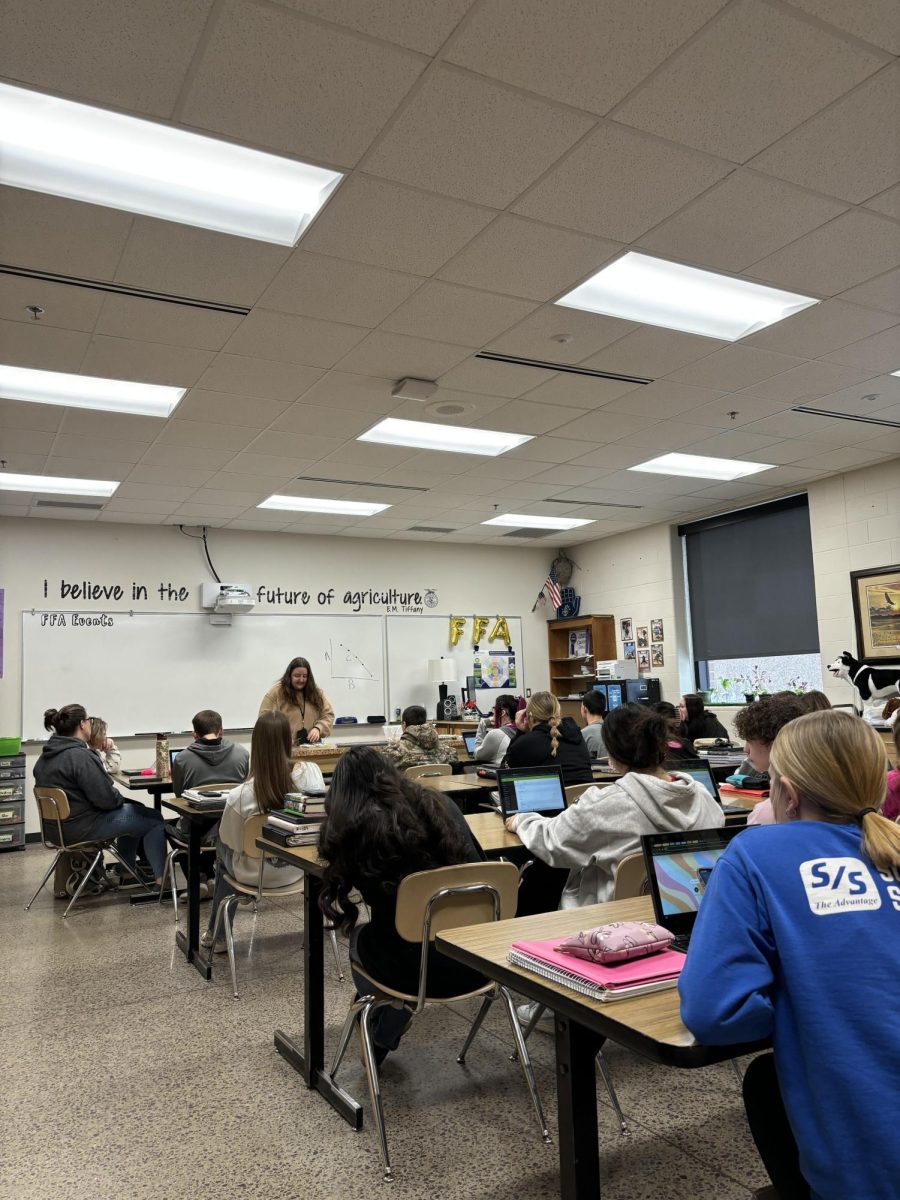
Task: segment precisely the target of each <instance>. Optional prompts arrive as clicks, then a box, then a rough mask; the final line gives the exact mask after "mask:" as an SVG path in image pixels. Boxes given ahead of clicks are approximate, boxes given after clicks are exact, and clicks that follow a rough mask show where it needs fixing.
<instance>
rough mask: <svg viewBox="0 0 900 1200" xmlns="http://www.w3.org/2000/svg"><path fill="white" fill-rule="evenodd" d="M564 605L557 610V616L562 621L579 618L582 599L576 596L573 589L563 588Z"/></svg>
mask: <svg viewBox="0 0 900 1200" xmlns="http://www.w3.org/2000/svg"><path fill="white" fill-rule="evenodd" d="M560 591H561V592H562V604H561V605H560V606H559V608H558V609H557V610H556V615H557V617H559V618H560V619H561V620H568V619H570V618H571V617H577V616H578V613H579V611H580V609H581V597H580V596H579V595H577V594H576V592H575V589H574V588H573V587H564V588H561V589H560Z"/></svg>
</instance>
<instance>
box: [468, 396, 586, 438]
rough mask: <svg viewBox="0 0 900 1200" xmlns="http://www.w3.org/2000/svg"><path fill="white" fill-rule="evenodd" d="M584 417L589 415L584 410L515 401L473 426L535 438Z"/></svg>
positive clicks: (475, 422)
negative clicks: (527, 434) (504, 430)
mask: <svg viewBox="0 0 900 1200" xmlns="http://www.w3.org/2000/svg"><path fill="white" fill-rule="evenodd" d="M584 416H587V413H586V411H585V410H583V409H578V408H562V407H560V406H559V405H556V404H532V403H530V402H529V401H528V400H514V401H513V402H512V403H511V404H507V405H505V406H504V407H503V408H497V409H495V410H494V411H493V412H492V413H491V414H490V416H489V417H486V418H484V419H481V420H476V421H473V422H472V424H474V425H475V426H477V427H479V428H482V429H485V428H491V429H508V430H509V431H510V432H511V433H530V434H532V435H533V436H534V435H537V434H541V433H549V432H550V430H551V429H558V428H559V427H560V426H562V425H567V424H568V423H569V422H570V421H577V420H578V419H579V418H581V417H584ZM567 436H568V435H567Z"/></svg>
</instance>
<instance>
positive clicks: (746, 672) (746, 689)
mask: <svg viewBox="0 0 900 1200" xmlns="http://www.w3.org/2000/svg"><path fill="white" fill-rule="evenodd" d="M698 665H699V667H700V672H699V674H700V676H701V678H702V679H703V682H702V684H701V686H702V687H703V690H704V691H709V692H711V693H712V701H713V702H714V703H716V702H717V703H719V704H743V703H744V702H745V700H746V697H747V696H757V695H759V694H760V693H761V692H811V691H813V690H814V689H815V690H817V691H821V690H822V659H821V657H820V656H819V655H818V654H776V655H771V656H765V655H763V656H762V657H760V658H719V659H713V660H712V661H711V662H705V663H703V662H701V663H699V664H698Z"/></svg>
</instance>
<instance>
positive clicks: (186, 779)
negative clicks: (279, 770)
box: [172, 708, 250, 796]
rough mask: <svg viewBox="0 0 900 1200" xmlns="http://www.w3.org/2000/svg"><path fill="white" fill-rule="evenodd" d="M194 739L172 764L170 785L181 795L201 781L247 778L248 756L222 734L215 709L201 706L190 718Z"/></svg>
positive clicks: (228, 780) (226, 780)
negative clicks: (191, 718)
mask: <svg viewBox="0 0 900 1200" xmlns="http://www.w3.org/2000/svg"><path fill="white" fill-rule="evenodd" d="M191 725H192V726H193V729H194V741H193V742H192V743H191V744H190V746H187V747H185V749H184V750H182V751H181V753H180V754H179V755H178V756H177V758H176V759H175V762H174V763H173V764H172V787H173V788H174V789H175V795H176V796H180V795H181V794H182V792H183V791H184V789H185V788H195V787H200V786H202V785H203V784H204V783H240V782H241V780H242V779H246V778H247V768H248V767H249V765H250V755H249V754H248V753H247V751H246V750H245V749H244V747H243V746H238V745H236V744H235V743H234V742H229V741H227V740H226V738H225V736H224V730H223V728H222V718H221V717H220V716H219V714H218V713H217V712H215V710H214V709H211V708H204V709H201V711H200V712H198V713H196V714H195V715H194V719H193V720H192V721H191Z"/></svg>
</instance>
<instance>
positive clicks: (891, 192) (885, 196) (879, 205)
mask: <svg viewBox="0 0 900 1200" xmlns="http://www.w3.org/2000/svg"><path fill="white" fill-rule="evenodd" d="M866 208H873V209H874V210H875V211H876V212H880V213H886V214H887V216H889V217H893V218H894V220H895V221H900V184H898V185H897V186H896V187H892V188H888V189H887V191H885V192H881V194H880V195H878V196H875V197H874V198H873V199H872V200H870V201H869V202H868V203H867V204H866Z"/></svg>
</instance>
